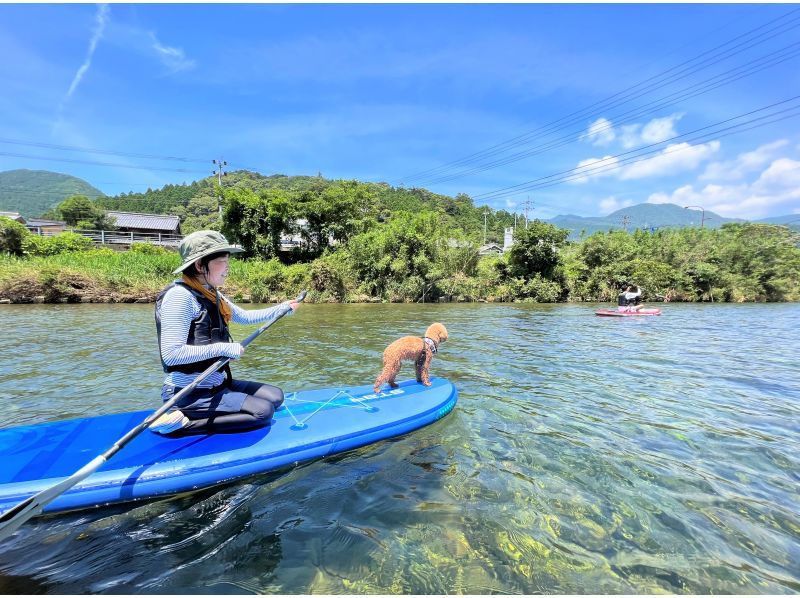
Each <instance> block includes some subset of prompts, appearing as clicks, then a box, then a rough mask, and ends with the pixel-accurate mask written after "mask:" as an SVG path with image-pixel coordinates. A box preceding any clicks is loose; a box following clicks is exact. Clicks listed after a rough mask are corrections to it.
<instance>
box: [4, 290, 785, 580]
mask: <svg viewBox="0 0 800 598" xmlns="http://www.w3.org/2000/svg"><path fill="white" fill-rule="evenodd" d="M594 307H595V306H585V305H556V306H530V305H408V306H406V305H363V306H361V305H319V306H318V305H308V306H304V307H303V308H302V309H301V310H300V311H299V312H298V314H296V315H294V316H292V317H290V318H285V319H284V320H282V321H281V322H280V323H279V324H276V325H275V326H274V327H273V328H272V329H270V331H269V332H267V333H266V334H265V335H263V336H262V337H261V338H259V340H258V341H256V342H255V343H254V344H253V345H252V346H251V347H249V348H248V350H247V352H246V354H245V356H244V358H243V359H242V360H241V362H240V363H237V364H235V366H236V367H235V369H236V371H237V373H238V374H239V375H240V376H242V377H245V378H251V379H261V380H265V381H269V382H273V383H277V384H280V385H282V386H283V387H284V388H286V389H288V390H292V389H296V388H298V387H314V386H334V385H352V384H357V383H359V384H360V383H365V382H370V381H371V380H373V379H374V377H375V376H376V375H377V373H378V371H379V369H380V354H381V352H382V350H383V348H384V347H385V346H386V345H387V344H388V343H389V342H391V341H392V340H394V339H395V338H397V337H398V336H402V335H406V334H422V333H423V332H424V330H425V328H426V327H427V326H428V325H429V324H430V323H431V322H432V321H441V322H443V323H445V325H446V326H447V328H448V330H449V331H450V340H449V341H448V342H447V343H446V344H445V345H444V347H443V350H442V351H441V352H440V353H439V355H438V356H437V357H436V358H435V359H434V362H433V373H434V374H435V375H440V376H446V377H448V378H450V379H451V380H453V381H454V382H455V383H456V385H457V386H458V389H459V392H460V399H459V403H458V405H457V407H456V409H455V410H454V411H453V412H452V414H450V415H449V416H447V417H446V418H445V419H443V420H441V421H439V422H437V423H435V424H433V425H432V426H429V427H427V428H425V429H422V430H419V431H417V432H414V433H412V434H409V435H407V436H405V437H402V438H399V439H393V440H391V441H387V442H383V443H380V444H377V445H373V446H369V447H364V448H361V449H358V450H356V451H352V452H350V453H347V454H345V455H339V456H337V457H334V458H330V459H326V460H321V461H316V462H312V463H308V464H304V465H301V466H299V467H296V468H292V469H287V470H284V471H280V472H276V473H273V474H269V475H265V476H261V477H259V478H256V479H250V480H247V481H245V482H243V483H239V484H235V485H231V486H227V487H222V488H216V489H207V490H204V491H201V492H197V493H193V494H189V495H184V496H179V497H174V498H171V499H166V500H159V501H152V502H147V503H138V504H134V505H125V506H117V507H114V508H108V509H101V510H97V511H92V512H83V513H75V514H67V515H64V516H59V517H46V518H41V519H37V520H33V521H31V522H30V523H28V524H26V526H24V527H23V529H22V532H21V533H18V534H17V536H15V537H14V538H13V539H12V540H11V541H10V542H8V543H7V544H6V545H5V546H4V547H3V548H4V550H3V551H2V552H0V592H7V593H18V592H21V591H24V592H25V593H59V594H67V593H81V592H92V593H120V592H121V593H216V594H226V593H234V594H247V593H256V594H257V593H284V594H294V593H305V594H311V593H313V594H318V593H330V594H334V593H383V594H390V593H415V594H427V593H436V594H444V593H472V594H484V593H537V592H545V593H568V594H574V593H585V592H591V593H655V592H659V593H661V592H673V593H737V594H743V593H762V594H763V593H772V594H776V593H797V592H799V591H800V573H799V572H800V504H798V503H799V501H798V482H799V481H800V476H798V471H800V457H798V455H800V423H798V422H800V376H798V374H800V372H799V371H798V366H797V362H796V355H797V354H798V352H799V351H798V350H799V349H800V341H798V335H797V332H796V331H797V329H798V325H800V306H798V305H741V306H739V305H668V306H667V307H666V308H665V310H664V315H663V316H661V317H651V318H641V319H634V318H625V319H622V318H620V319H601V318H596V317H594V316H593V308H594ZM0 323H2V324H3V326H4V328H5V329H6V330H9V331H13V334H12V335H10V336H11V337H12V338H13V340H9V341H7V342H6V343H5V344H4V345H3V347H2V349H0V351H2V354H1V355H2V359H0V398H2V399H3V403H4V405H5V417H4V419H3V425H4V426H14V425H22V424H31V423H37V422H44V421H52V420H56V419H61V418H67V417H78V416H89V415H96V414H101V413H111V412H115V411H123V410H135V409H141V408H144V407H148V406H150V407H156V406H157V401H158V396H159V387H160V383H161V377H162V374H161V373H160V365H159V362H158V357H157V353H156V347H155V338H154V337H155V333H154V330H153V328H154V326H153V318H152V306H147V305H145V306H139V305H127V306H122V305H87V306H64V305H61V306H2V309H0ZM246 333H247V330H246V329H244V328H241V327H239V328H235V329H234V334H235V335H237V338H243V337H244V336H245V334H246ZM404 372H405V373H406V374H407V375H408V376H410V375H411V369H410V367H409V366H406V369H405V370H404Z"/></svg>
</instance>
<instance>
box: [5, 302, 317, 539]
mask: <svg viewBox="0 0 800 598" xmlns="http://www.w3.org/2000/svg"><path fill="white" fill-rule="evenodd" d="M306 294H307V291H302V292H301V293H300V294H299V295H298V296H297V299H295V301H297V302H298V303H300V302H302V301H303V300H304V299H305V298H306ZM290 311H292V310H291V308H288V307H287V309H286V310H284V311H282V312H281V313H279V314H278V315H277V316H276V317H275V318H274V319H272V320H270V321H269V322H267V323H265V324H264V325H263V326H261V327H260V328H259V329H258V330H256V331H255V332H253V333H252V334H250V335H249V336H248V337H247V338H246V339H244V340H243V341H242V342H241V345H242V346H243V347H246V346H247V345H249V344H250V343H252V342H253V341H254V340H255V339H256V338H258V336H259V335H261V333H263V332H264V331H265V330H266V329H267V328H269V327H270V326H272V325H273V324H274V323H275V322H277V321H278V320H280V319H281V318H282V317H283V316H285V315H286V314H287V313H289V312H290ZM230 360H231V358H230V357H221V358H220V359H218V360H217V361H216V362H215V363H213V364H211V365H210V366H208V367H207V368H206V369H205V371H203V373H201V374H200V375H199V376H198V377H197V378H195V380H194V382H192V383H191V384H190V385H189V386H186V387H185V388H183V389H182V390H181V391H180V392H179V393H177V394H176V395H175V396H174V397H172V398H171V399H170V400H169V401H167V402H166V403H164V404H163V405H162V406H161V407H159V408H158V409H157V410H156V411H154V412H153V413H151V414H150V415H149V416H147V417H146V418H145V419H144V421H142V423H140V424H139V425H138V426H136V427H135V428H133V429H132V430H130V431H129V432H128V433H126V434H125V435H124V436H123V437H122V438H120V439H119V440H117V441H116V442H115V443H114V444H113V445H112V446H111V447H110V448H109V449H108V450H107V451H105V452H104V453H103V454H102V455H98V456H97V457H95V458H94V459H92V460H91V461H89V463H87V464H86V465H84V466H83V467H81V468H80V469H79V470H78V471H76V472H75V473H73V474H72V475H71V476H69V477H68V478H65V479H63V480H61V481H60V482H58V483H57V484H54V485H53V486H51V487H49V488H45V489H44V490H42V491H41V492H38V493H36V494H34V495H33V496H31V497H28V498H26V499H25V500H23V501H22V502H20V503H18V504H16V505H15V506H13V507H11V509H9V510H8V511H6V512H5V513H3V514H2V515H0V542H2V541H3V540H5V539H6V538H8V537H9V536H10V535H11V534H13V533H14V532H15V531H16V530H17V528H19V526H21V525H22V524H23V523H25V522H26V521H27V520H28V519H30V518H31V517H35V516H36V515H38V514H40V513H41V512H42V509H44V507H45V506H47V505H48V504H50V503H51V502H53V501H54V500H55V499H56V498H57V497H58V496H60V495H61V494H63V493H64V492H66V491H67V490H69V489H70V488H72V487H73V486H74V485H75V484H78V483H79V482H81V481H82V480H85V479H86V478H88V477H89V476H90V475H92V474H93V473H94V472H95V471H97V470H98V469H100V467H102V466H103V464H104V463H105V462H106V461H108V460H109V459H110V458H111V457H113V456H114V455H115V454H117V453H118V452H119V451H120V450H121V449H122V448H123V447H124V446H125V445H126V444H128V443H129V442H130V441H131V440H133V439H134V438H135V437H136V436H138V435H139V434H141V432H142V431H143V430H146V429H147V428H148V427H149V426H150V424H152V423H153V422H154V421H155V420H156V419H158V418H159V417H161V415H163V414H164V413H165V412H167V411H168V410H169V409H171V408H172V407H173V406H174V405H175V403H177V402H178V400H179V399H181V398H182V397H184V396H186V395H187V394H189V393H190V392H192V390H194V389H195V388H196V387H197V385H198V384H200V383H201V382H202V381H203V380H205V379H206V378H208V377H209V376H210V375H211V374H213V373H214V372H216V371H217V370H219V369H220V368H222V367H224V366H225V365H226V364H227V363H228V362H229V361H230Z"/></svg>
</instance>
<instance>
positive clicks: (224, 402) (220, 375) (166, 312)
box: [150, 230, 299, 436]
mask: <svg viewBox="0 0 800 598" xmlns="http://www.w3.org/2000/svg"><path fill="white" fill-rule="evenodd" d="M241 251H242V249H240V248H238V247H234V246H232V245H230V244H229V243H228V241H227V240H226V239H225V237H224V236H223V235H222V234H221V233H218V232H216V231H210V230H206V231H197V232H194V233H192V234H190V235H188V236H187V237H186V238H185V239H184V240H183V241H182V242H181V244H180V247H179V252H180V256H181V260H182V263H181V265H180V267H179V268H177V269H176V270H175V271H174V272H173V273H174V274H178V273H182V274H183V278H182V279H181V280H176V281H175V282H173V283H172V284H170V285H169V286H168V287H167V288H165V289H164V290H163V291H161V293H160V294H159V295H158V298H157V299H156V329H157V331H158V344H159V349H160V353H161V364H162V366H163V367H164V371H165V372H166V373H167V377H166V379H165V380H164V387H163V389H162V392H161V397H162V398H163V399H164V401H165V402H166V401H169V400H170V399H171V398H172V397H173V396H174V395H175V394H177V393H178V392H179V391H180V390H181V389H182V388H184V387H186V386H188V385H190V384H191V383H192V382H194V380H195V378H197V377H198V376H199V375H200V374H201V373H202V372H203V371H204V370H205V369H206V368H208V367H209V366H211V365H212V364H214V363H215V362H216V361H217V359H219V358H220V357H228V358H230V359H236V358H239V357H241V356H242V353H244V347H243V346H242V345H241V344H240V343H237V342H232V339H231V337H230V334H229V332H228V325H229V323H230V322H231V321H233V322H236V323H237V324H257V323H260V322H266V321H268V320H273V319H275V318H277V317H280V316H281V315H283V314H285V313H287V312H294V310H296V309H297V306H298V305H299V304H298V302H297V301H284V302H283V303H281V304H280V305H277V306H275V307H270V308H267V309H259V310H244V309H242V308H241V307H239V306H237V305H235V304H234V303H233V302H232V301H231V300H230V299H228V298H227V297H225V296H224V295H223V294H222V293H220V292H219V290H218V287H219V286H220V285H222V284H223V283H224V282H225V279H226V278H227V276H228V259H229V256H230V254H231V253H239V252H241ZM281 403H283V391H282V390H281V389H280V388H278V387H277V386H272V385H270V384H262V383H260V382H248V381H246V380H234V379H233V377H232V376H231V371H230V367H228V366H227V365H226V366H225V367H224V368H223V369H222V370H221V371H217V372H214V373H213V374H211V375H209V376H208V377H207V378H205V379H204V380H202V381H201V382H200V384H199V385H198V386H197V388H195V389H194V390H192V391H191V392H189V393H188V394H187V395H186V396H185V397H183V398H182V399H179V400H178V403H177V404H176V407H177V410H175V411H168V412H167V413H165V414H164V415H162V416H161V417H159V418H158V419H157V420H156V421H155V422H153V423H152V424H151V425H150V430H152V431H153V432H156V433H159V434H167V435H169V436H183V435H186V434H209V433H212V432H237V431H242V430H250V429H253V428H260V427H262V426H266V425H269V423H270V421H271V420H272V414H273V413H274V412H275V409H277V408H278V407H280V405H281Z"/></svg>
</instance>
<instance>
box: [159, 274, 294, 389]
mask: <svg viewBox="0 0 800 598" xmlns="http://www.w3.org/2000/svg"><path fill="white" fill-rule="evenodd" d="M220 299H221V300H222V301H226V302H227V303H228V304H229V305H230V306H231V309H232V310H233V318H232V319H233V321H234V322H236V323H237V324H258V323H261V322H266V321H268V320H274V319H275V318H277V317H278V316H280V315H281V314H283V313H285V312H286V311H287V310H290V309H291V308H290V307H289V302H288V301H287V302H284V303H281V304H280V305H276V306H275V307H268V308H265V309H253V310H245V309H242V308H241V307H239V306H238V305H236V304H234V303H233V301H231V300H230V299H228V298H227V297H225V296H224V295H223V294H222V293H220ZM201 310H202V307H201V306H200V302H199V301H198V300H197V299H196V298H195V297H194V295H192V293H191V292H190V291H189V290H188V289H186V288H185V287H183V286H181V285H175V286H173V287H172V288H171V289H170V290H169V291H167V292H166V294H165V295H164V299H163V300H162V302H161V347H160V350H161V356H162V357H163V359H164V363H166V364H167V365H181V364H184V363H193V362H196V361H202V360H204V359H211V358H215V357H230V358H237V357H240V356H241V354H242V351H243V348H242V346H241V345H240V344H239V343H211V344H209V345H187V344H186V341H187V340H188V338H189V328H190V326H191V324H192V321H193V320H194V319H195V318H197V317H198V316H199V315H200V311H201ZM196 377H197V374H184V373H183V372H168V373H167V377H166V379H165V380H164V384H170V385H172V386H177V387H184V386H188V385H189V384H191V383H192V382H194V379H195V378H196ZM224 380H225V376H224V375H223V374H222V373H221V372H214V373H213V374H211V375H210V376H208V378H206V379H205V380H203V381H202V382H201V383H200V384H199V385H198V387H199V388H211V387H214V386H218V385H220V384H222V382H223V381H224Z"/></svg>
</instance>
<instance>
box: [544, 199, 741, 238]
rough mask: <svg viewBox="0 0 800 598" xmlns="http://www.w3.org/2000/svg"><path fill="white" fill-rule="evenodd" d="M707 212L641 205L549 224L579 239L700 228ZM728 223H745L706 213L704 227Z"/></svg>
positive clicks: (561, 218)
mask: <svg viewBox="0 0 800 598" xmlns="http://www.w3.org/2000/svg"><path fill="white" fill-rule="evenodd" d="M701 219H703V213H702V212H701V210H698V209H686V208H683V207H681V206H678V205H675V204H673V203H661V204H654V203H640V204H637V205H635V206H629V207H627V208H622V209H620V210H617V211H616V212H612V213H611V214H609V215H608V216H594V217H585V216H575V215H574V214H568V215H562V216H556V217H555V218H551V219H550V220H548V221H547V222H550V223H551V224H555V225H556V226H559V227H561V228H566V229H569V230H571V231H572V234H571V235H570V238H572V239H577V238H578V237H580V236H581V233H582V232H583V234H584V236H589V235H591V234H593V233H596V232H598V231H609V230H612V229H617V230H622V229H623V228H627V229H628V230H634V229H637V228H640V229H644V230H651V229H658V228H665V227H671V228H681V227H690V226H700V223H701ZM726 222H744V221H743V220H739V219H736V218H724V217H722V216H720V215H719V214H716V213H714V212H711V211H709V210H706V211H705V217H704V220H703V226H705V227H706V228H719V227H720V226H722V225H723V224H725V223H726Z"/></svg>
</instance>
